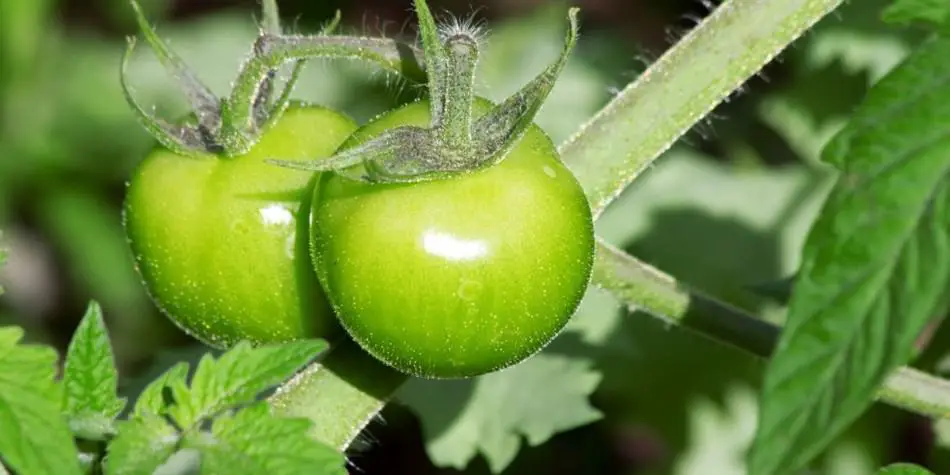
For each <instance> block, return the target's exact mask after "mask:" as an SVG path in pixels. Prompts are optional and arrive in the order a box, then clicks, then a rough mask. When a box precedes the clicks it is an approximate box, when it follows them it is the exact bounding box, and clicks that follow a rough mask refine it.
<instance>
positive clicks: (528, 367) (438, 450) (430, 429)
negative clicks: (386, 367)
mask: <svg viewBox="0 0 950 475" xmlns="http://www.w3.org/2000/svg"><path fill="white" fill-rule="evenodd" d="M599 382H600V374H599V373H597V372H595V371H593V370H592V369H591V364H590V362H588V361H585V360H583V359H580V358H577V357H570V356H565V355H559V354H550V353H547V352H543V353H539V354H537V355H535V356H533V357H531V358H529V359H528V360H526V361H524V362H523V363H521V364H518V365H516V366H513V367H510V368H508V369H505V370H502V371H498V372H495V373H490V374H487V375H484V376H480V377H478V378H475V379H471V380H452V381H428V380H421V379H414V380H410V382H409V383H408V384H407V385H406V386H405V387H404V388H403V390H402V391H401V392H400V394H399V398H400V399H401V400H402V401H403V402H405V403H407V404H408V405H409V406H411V407H412V408H413V409H414V410H415V411H416V413H418V414H419V416H420V417H421V419H422V427H423V432H424V433H425V437H426V450H427V451H428V453H429V457H430V458H431V459H432V461H433V462H434V463H435V464H436V465H439V466H443V467H455V468H458V469H462V468H465V466H467V465H468V463H469V462H470V461H471V460H472V459H473V458H474V457H475V456H476V455H477V454H481V455H483V456H484V457H485V458H486V459H487V460H488V465H489V467H490V468H491V470H492V472H494V473H500V472H501V471H502V470H504V469H505V467H507V466H508V465H509V464H510V463H511V461H512V460H514V458H515V455H517V453H518V450H519V449H520V448H521V438H522V436H523V437H525V438H527V441H528V444H530V445H538V444H541V443H543V442H545V441H547V440H548V439H550V438H551V437H552V436H554V435H556V434H557V433H559V432H562V431H565V430H569V429H573V428H576V427H579V426H582V425H585V424H588V423H590V422H593V421H595V420H597V419H599V418H600V417H601V413H600V412H599V411H597V410H596V409H594V408H593V407H592V406H591V405H590V403H589V402H588V397H589V396H590V394H591V393H592V392H593V391H594V389H595V388H596V387H597V384H598V383H599Z"/></svg>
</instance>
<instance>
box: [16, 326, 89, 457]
mask: <svg viewBox="0 0 950 475" xmlns="http://www.w3.org/2000/svg"><path fill="white" fill-rule="evenodd" d="M21 338H23V330H22V329H20V328H17V327H5V328H0V458H2V460H3V463H5V464H6V466H7V467H9V468H11V469H13V470H14V471H15V472H16V473H29V474H31V475H32V474H36V475H45V474H50V475H57V474H64V475H71V474H79V473H81V471H80V468H79V453H78V451H77V450H76V446H75V445H74V444H73V438H72V434H71V433H70V432H69V427H68V426H67V425H66V420H65V419H64V418H63V416H62V414H61V413H60V404H61V401H62V393H61V390H62V389H61V388H60V386H59V385H58V384H57V383H56V382H55V380H54V379H53V378H54V377H55V374H56V359H57V355H56V352H55V351H54V350H53V349H52V348H49V347H45V346H39V345H26V344H19V343H18V342H19V341H20V339H21Z"/></svg>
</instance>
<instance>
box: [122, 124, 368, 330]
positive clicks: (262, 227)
mask: <svg viewBox="0 0 950 475" xmlns="http://www.w3.org/2000/svg"><path fill="white" fill-rule="evenodd" d="M355 129H356V124H355V123H354V122H353V121H352V120H351V119H349V118H348V117H346V116H343V115H341V114H339V113H337V112H334V111H332V110H330V109H325V108H322V107H314V106H301V105H293V106H291V107H290V108H288V109H287V111H286V112H285V113H284V115H283V116H282V117H281V118H280V119H279V120H278V121H277V123H276V124H275V125H274V126H273V127H272V128H271V129H270V130H268V131H266V132H265V133H264V134H263V135H262V137H261V138H260V141H259V142H258V144H257V145H256V146H255V147H254V148H253V149H252V150H251V151H250V152H248V153H247V154H245V155H242V156H239V157H235V158H219V157H217V156H209V157H206V158H189V157H183V156H180V155H177V154H175V153H173V152H171V151H169V150H167V149H165V148H162V147H158V148H156V149H154V150H153V151H152V152H151V153H149V155H148V156H147V157H146V158H145V159H144V160H143V161H142V162H141V163H140V164H139V166H138V167H137V169H136V170H135V172H134V174H133V176H132V179H131V180H130V182H129V184H128V189H127V196H126V201H125V226H126V232H127V234H128V237H129V243H130V247H131V250H132V254H133V255H134V257H135V262H136V267H137V269H138V271H139V273H140V275H141V276H142V278H143V280H144V282H145V285H146V288H147V289H148V292H149V294H150V295H151V296H152V298H153V300H154V301H155V302H156V304H157V305H158V306H159V307H160V308H161V309H162V311H163V312H164V313H165V314H166V315H167V316H168V317H169V318H171V320H172V321H174V322H175V323H176V324H177V325H178V326H179V327H181V328H182V329H183V330H184V331H185V332H187V333H189V334H191V335H192V336H194V337H196V338H197V339H199V340H201V341H202V342H204V343H206V344H208V345H211V346H214V347H218V348H226V347H229V346H231V345H233V344H234V343H236V342H237V341H239V340H241V339H247V340H250V341H251V342H253V343H267V342H277V341H286V340H290V339H297V338H304V337H328V336H330V335H333V334H334V333H335V332H339V330H338V328H339V326H338V325H337V323H336V320H335V317H334V316H333V314H332V310H331V309H330V307H329V305H328V304H327V301H326V297H325V296H324V295H323V293H322V291H321V289H320V286H319V283H318V281H317V279H316V276H315V274H314V272H313V267H312V265H311V262H310V258H309V255H308V251H307V249H308V247H309V246H308V245H307V236H308V235H309V231H308V229H307V228H308V226H309V223H308V220H309V210H310V198H311V197H312V191H311V189H312V185H313V182H314V179H315V176H314V175H313V174H311V173H306V172H301V171H298V170H290V169H286V168H281V167H277V166H274V165H272V164H268V163H265V162H264V160H265V159H269V158H290V159H298V160H299V159H313V158H319V157H327V156H330V155H331V154H332V153H333V151H334V150H335V149H336V148H337V147H338V146H339V145H340V144H341V143H342V142H343V141H344V140H345V139H346V137H347V136H349V134H350V133H351V132H352V131H353V130H355Z"/></svg>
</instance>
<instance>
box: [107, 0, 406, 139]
mask: <svg viewBox="0 0 950 475" xmlns="http://www.w3.org/2000/svg"><path fill="white" fill-rule="evenodd" d="M130 2H131V4H132V8H133V10H134V12H135V18H136V21H137V22H138V26H139V29H140V30H141V31H142V33H143V34H144V36H145V40H146V42H147V43H148V44H149V46H151V48H152V51H153V52H154V54H155V55H156V56H157V57H158V59H159V62H161V63H162V65H163V66H164V67H165V69H166V70H167V71H168V72H169V74H171V75H172V76H173V77H174V78H175V79H176V80H177V81H178V85H179V87H180V89H181V90H182V92H183V93H184V94H185V96H187V98H188V101H189V104H190V105H191V109H192V112H194V115H195V118H196V119H197V123H196V124H192V123H187V124H172V123H169V122H166V121H164V120H161V119H159V118H157V117H155V116H153V115H152V114H151V113H149V112H147V111H146V110H145V108H144V107H142V106H141V105H140V104H138V103H137V102H136V100H135V98H134V97H133V95H132V92H131V88H130V87H129V84H128V81H127V79H128V74H127V69H128V63H129V60H130V58H131V55H132V51H133V48H134V45H135V39H134V38H129V46H128V48H127V49H126V52H125V54H124V55H123V58H122V63H121V66H120V70H119V81H120V84H121V86H122V91H123V94H124V95H125V99H126V102H127V103H128V105H129V107H130V108H131V109H132V111H133V113H134V114H135V115H136V118H137V119H138V121H139V122H140V123H141V124H142V126H143V127H144V128H145V129H146V130H148V132H149V133H150V134H151V135H152V136H153V137H154V138H155V139H156V140H158V142H159V143H160V144H161V145H163V146H164V147H166V148H168V149H169V150H171V151H172V152H175V153H177V154H181V155H186V156H194V157H208V156H209V155H216V154H218V155H224V156H228V157H233V156H237V155H242V154H244V153H247V152H248V151H249V150H250V149H251V147H253V146H254V145H255V144H256V143H257V140H258V138H259V137H260V135H261V133H262V132H263V131H264V130H266V129H267V128H268V127H270V125H272V124H273V123H274V122H275V121H276V120H277V119H278V118H280V116H281V115H282V113H283V111H284V110H285V109H286V108H287V105H288V103H289V102H290V94H291V92H292V91H293V88H294V86H295V84H296V82H297V78H298V77H299V75H300V71H301V69H302V67H303V64H304V60H307V59H311V58H318V57H320V58H347V59H356V60H360V61H368V62H373V63H376V64H378V65H380V66H382V67H383V68H384V69H388V70H390V71H394V72H398V73H401V74H402V75H403V76H405V77H408V78H420V77H423V75H422V72H421V71H422V70H421V68H420V67H419V66H418V64H419V60H420V59H421V57H422V54H421V53H420V52H419V51H418V50H417V49H415V48H413V47H411V46H408V45H403V44H400V43H398V42H396V41H395V40H391V39H387V38H358V37H349V36H329V33H331V32H332V31H333V30H334V29H335V28H336V27H337V26H338V25H339V22H340V13H339V11H337V15H336V17H334V19H333V20H331V21H330V23H329V24H328V25H327V26H326V27H324V29H323V32H322V33H320V34H318V35H312V36H304V35H287V36H285V35H282V33H281V28H280V20H279V11H278V9H277V3H276V1H275V0H265V1H264V2H263V19H262V22H263V23H262V25H261V34H260V36H259V37H258V38H257V40H256V41H255V43H254V48H253V52H252V54H251V57H250V58H249V59H248V60H247V61H246V62H245V64H244V66H243V67H242V69H241V71H240V72H239V74H238V77H237V79H236V81H235V86H234V88H233V89H232V91H231V93H230V95H229V96H228V97H227V98H226V99H224V100H222V99H219V98H218V97H217V96H215V95H214V94H213V93H212V92H211V90H210V89H209V88H208V87H207V86H205V85H204V84H203V83H202V82H201V81H200V80H199V79H198V77H197V75H196V74H195V73H194V72H193V71H192V70H191V69H190V68H188V66H187V65H186V64H185V62H184V61H182V59H181V58H180V57H178V56H177V55H176V54H175V52H174V51H172V50H171V48H169V47H168V45H167V44H165V42H164V41H162V39H161V38H160V37H159V36H158V34H157V33H156V32H155V30H154V28H152V26H151V25H150V24H149V22H148V20H147V19H146V18H145V16H144V14H143V12H142V9H141V8H140V7H139V5H138V3H137V1H136V0H130ZM292 60H293V61H295V64H294V67H293V70H292V72H291V75H290V78H289V79H288V80H287V82H286V83H285V84H284V88H283V91H282V92H281V93H280V95H279V96H278V98H277V100H276V101H275V100H273V97H272V96H273V93H274V92H275V91H274V82H275V80H276V76H277V71H278V68H280V67H281V66H282V65H283V64H284V63H286V62H288V61H292Z"/></svg>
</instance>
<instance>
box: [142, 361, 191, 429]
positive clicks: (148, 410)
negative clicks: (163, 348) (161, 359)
mask: <svg viewBox="0 0 950 475" xmlns="http://www.w3.org/2000/svg"><path fill="white" fill-rule="evenodd" d="M187 377H188V363H185V362H179V363H176V364H175V365H174V366H172V367H171V368H168V370H166V371H165V372H164V373H162V374H161V376H159V377H157V378H155V379H154V380H152V382H151V383H149V384H148V385H147V386H145V389H143V390H142V392H141V393H139V397H138V399H136V401H135V411H134V414H135V415H137V416H142V415H145V414H159V415H161V414H164V413H165V399H164V397H163V396H162V392H163V391H164V390H165V388H166V387H170V386H171V385H173V384H185V380H186V378H187Z"/></svg>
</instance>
